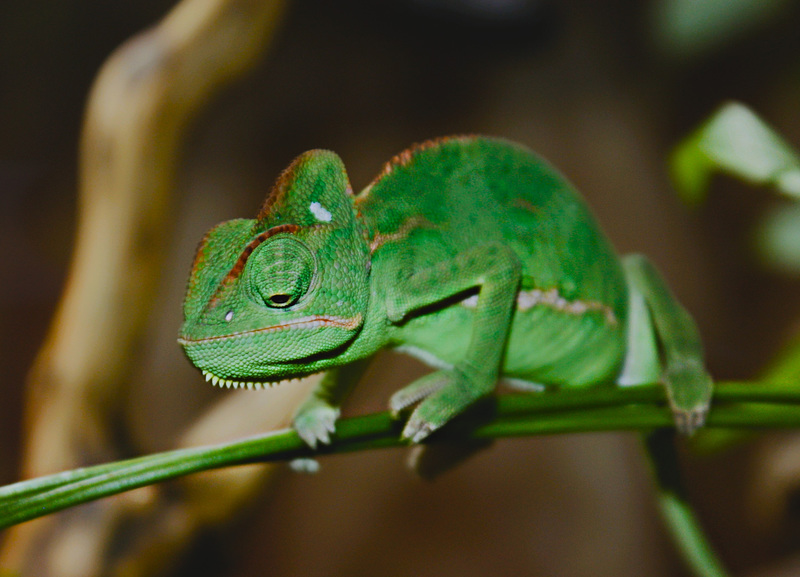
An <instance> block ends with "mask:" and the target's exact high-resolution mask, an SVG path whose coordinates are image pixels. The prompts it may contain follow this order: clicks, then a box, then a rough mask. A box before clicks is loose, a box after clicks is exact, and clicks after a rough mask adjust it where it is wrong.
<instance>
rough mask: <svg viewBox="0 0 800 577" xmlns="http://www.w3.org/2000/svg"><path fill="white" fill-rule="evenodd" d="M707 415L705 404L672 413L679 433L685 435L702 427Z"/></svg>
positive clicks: (691, 433)
mask: <svg viewBox="0 0 800 577" xmlns="http://www.w3.org/2000/svg"><path fill="white" fill-rule="evenodd" d="M707 415H708V407H707V406H702V407H698V408H695V409H690V410H687V411H681V410H676V411H673V413H672V416H673V419H674V420H675V428H676V429H677V430H678V432H679V433H681V434H682V435H686V436H691V435H693V434H694V432H695V431H697V429H699V428H700V427H702V426H703V425H704V424H705V422H706V416H707Z"/></svg>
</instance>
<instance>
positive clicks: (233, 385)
mask: <svg viewBox="0 0 800 577" xmlns="http://www.w3.org/2000/svg"><path fill="white" fill-rule="evenodd" d="M203 375H204V376H205V378H206V381H207V382H208V381H210V382H211V384H212V385H214V386H217V387H220V388H221V387H225V388H227V389H250V390H254V389H269V388H271V387H275V386H277V385H280V384H282V383H288V382H291V381H298V380H300V379H285V380H283V381H273V382H260V381H234V380H233V379H221V378H220V377H218V376H217V375H215V374H213V373H211V372H209V371H203Z"/></svg>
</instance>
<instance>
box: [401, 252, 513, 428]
mask: <svg viewBox="0 0 800 577" xmlns="http://www.w3.org/2000/svg"><path fill="white" fill-rule="evenodd" d="M520 275H521V266H520V262H519V259H518V258H517V256H516V255H515V254H514V252H513V251H512V250H511V249H510V248H508V247H505V246H502V245H499V244H487V245H482V246H478V247H475V248H473V249H471V250H468V251H466V252H464V253H462V254H460V255H458V256H456V257H455V258H453V259H451V260H449V261H446V262H442V263H440V264H437V265H435V266H432V267H429V268H425V269H423V270H418V271H414V272H413V273H411V274H408V275H403V276H401V280H400V283H401V284H400V287H399V288H400V290H397V291H396V292H395V293H394V294H392V295H390V296H389V298H388V300H387V313H388V316H389V320H390V321H392V322H394V323H399V322H402V321H403V319H405V318H406V317H407V316H408V315H409V314H410V313H412V312H413V311H415V310H418V309H420V308H424V307H426V306H430V305H433V304H435V303H437V302H441V301H443V300H445V299H447V298H450V297H452V296H454V295H457V294H459V293H463V292H465V291H468V290H470V289H473V288H475V287H477V288H478V303H477V306H476V308H475V318H474V321H473V323H472V334H471V337H470V341H469V345H468V347H467V350H466V353H465V355H464V358H463V359H461V360H460V361H459V362H457V363H456V364H455V365H454V366H453V367H452V368H448V369H442V370H439V371H436V372H433V373H431V374H429V375H426V376H425V377H422V378H421V379H418V380H417V381H414V382H413V383H411V384H410V385H408V386H407V387H404V388H403V389H401V390H399V391H398V392H397V393H395V394H394V395H392V398H391V400H390V402H389V408H390V409H391V411H392V412H393V413H395V414H397V413H399V412H400V411H401V410H402V409H404V408H406V407H408V406H410V405H412V404H414V403H417V402H419V401H422V402H421V403H420V404H419V406H417V408H416V409H415V410H414V412H413V413H412V414H411V417H410V418H409V419H408V421H407V423H406V426H405V428H404V430H403V437H404V438H406V439H410V440H411V441H413V442H419V441H421V440H422V439H424V438H425V437H427V436H428V435H429V434H430V433H431V432H433V431H435V430H436V429H438V428H439V427H441V426H442V425H444V424H445V423H447V422H448V421H449V420H450V419H452V418H453V417H454V416H456V415H458V414H459V413H461V412H462V411H464V409H466V408H467V407H468V406H469V405H471V404H472V403H473V402H474V401H476V400H477V399H479V398H480V397H482V396H484V395H486V394H488V393H490V392H491V391H492V390H493V389H494V387H495V384H496V382H497V379H498V377H499V374H500V365H501V363H502V359H503V352H504V349H505V344H506V340H507V338H508V333H509V330H510V328H511V317H512V314H513V311H514V305H515V301H516V295H517V290H518V288H519V283H520ZM442 338H447V335H442Z"/></svg>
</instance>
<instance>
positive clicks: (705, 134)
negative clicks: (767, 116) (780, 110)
mask: <svg viewBox="0 0 800 577" xmlns="http://www.w3.org/2000/svg"><path fill="white" fill-rule="evenodd" d="M671 168H672V177H673V180H674V182H675V186H676V188H677V189H678V192H679V193H680V194H681V196H682V197H683V198H684V200H686V201H687V202H689V203H690V204H697V203H699V202H701V201H702V200H703V199H704V198H705V195H706V193H707V191H708V184H709V181H710V179H711V176H712V174H713V173H714V172H722V173H724V174H728V175H730V176H733V177H735V178H740V179H742V180H744V181H745V182H749V183H751V184H756V185H771V186H773V187H775V189H776V190H778V191H779V192H781V193H783V194H785V195H787V196H789V197H792V198H795V199H800V158H799V157H798V155H797V154H796V153H795V152H794V150H793V149H792V147H791V146H789V145H788V144H787V143H786V142H785V141H784V140H783V139H782V138H781V137H780V136H778V134H777V133H776V132H775V131H774V130H772V129H771V128H770V127H769V126H768V125H767V124H766V123H765V122H764V121H762V120H761V119H760V118H759V117H758V116H756V115H755V114H754V113H753V112H752V111H751V110H750V109H749V108H747V107H746V106H744V105H743V104H739V103H737V102H731V103H728V104H725V105H724V106H722V107H721V108H720V109H719V110H718V111H717V112H715V113H714V114H713V115H712V116H711V118H710V119H709V120H708V121H706V122H705V123H704V124H703V125H702V126H701V127H700V128H699V129H698V130H697V131H695V132H694V133H693V134H692V135H690V136H689V137H688V138H687V139H686V140H684V141H683V142H682V143H681V144H680V145H678V147H677V148H676V149H675V152H674V153H673V155H672V158H671Z"/></svg>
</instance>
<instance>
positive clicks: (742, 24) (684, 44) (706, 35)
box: [652, 0, 789, 57]
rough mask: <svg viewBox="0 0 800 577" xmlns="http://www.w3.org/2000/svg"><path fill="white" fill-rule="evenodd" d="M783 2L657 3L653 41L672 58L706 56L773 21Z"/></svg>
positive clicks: (683, 0) (660, 0) (689, 0)
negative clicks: (704, 54) (705, 54)
mask: <svg viewBox="0 0 800 577" xmlns="http://www.w3.org/2000/svg"><path fill="white" fill-rule="evenodd" d="M788 5H789V3H788V2H787V1H786V0H657V1H656V2H654V3H653V8H652V14H653V19H652V21H653V38H654V40H655V42H656V44H657V45H658V47H659V48H660V49H661V51H662V52H664V53H666V54H669V55H672V56H679V57H685V56H694V55H698V54H703V53H708V52H710V51H713V50H715V49H718V48H719V47H721V46H723V45H725V44H727V43H730V42H731V41H733V40H735V39H737V38H740V37H741V36H743V35H744V34H746V33H748V32H750V31H753V30H755V29H757V28H758V27H760V26H763V25H764V24H766V23H768V22H770V21H773V20H775V19H776V18H777V17H778V16H780V14H781V13H782V12H783V9H784V8H786V7H787V6H788Z"/></svg>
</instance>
